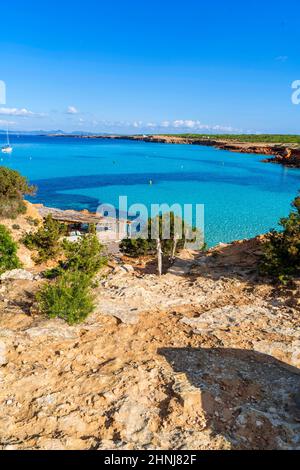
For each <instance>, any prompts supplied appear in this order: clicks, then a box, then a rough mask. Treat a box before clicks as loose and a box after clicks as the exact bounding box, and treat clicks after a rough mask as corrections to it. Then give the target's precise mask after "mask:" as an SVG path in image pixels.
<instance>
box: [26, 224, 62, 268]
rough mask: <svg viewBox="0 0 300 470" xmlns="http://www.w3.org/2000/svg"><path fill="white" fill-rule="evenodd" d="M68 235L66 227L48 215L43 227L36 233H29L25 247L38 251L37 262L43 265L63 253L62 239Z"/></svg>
mask: <svg viewBox="0 0 300 470" xmlns="http://www.w3.org/2000/svg"><path fill="white" fill-rule="evenodd" d="M65 233H66V226H65V225H64V224H61V223H60V222H57V221H56V220H54V219H53V218H52V216H51V215H48V216H47V217H46V219H45V220H44V223H43V225H42V226H41V227H40V228H39V229H38V230H37V231H36V232H30V233H27V234H26V235H25V237H24V239H23V243H24V245H25V246H26V247H27V248H29V249H30V250H37V252H38V256H37V259H36V261H37V262H38V263H43V262H44V261H47V260H49V259H55V258H56V257H57V256H58V255H59V254H60V252H61V249H62V247H61V243H60V239H61V237H62V236H63V235H64V234H65Z"/></svg>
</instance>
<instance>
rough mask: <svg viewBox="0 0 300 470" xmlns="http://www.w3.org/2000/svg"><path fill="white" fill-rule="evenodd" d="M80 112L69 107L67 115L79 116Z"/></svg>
mask: <svg viewBox="0 0 300 470" xmlns="http://www.w3.org/2000/svg"><path fill="white" fill-rule="evenodd" d="M78 113H79V111H78V109H77V108H75V106H68V108H67V114H78Z"/></svg>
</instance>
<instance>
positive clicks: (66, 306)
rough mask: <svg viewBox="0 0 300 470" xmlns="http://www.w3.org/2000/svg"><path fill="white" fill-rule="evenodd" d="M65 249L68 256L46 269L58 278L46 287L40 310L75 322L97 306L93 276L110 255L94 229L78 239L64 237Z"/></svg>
mask: <svg viewBox="0 0 300 470" xmlns="http://www.w3.org/2000/svg"><path fill="white" fill-rule="evenodd" d="M63 249H64V253H65V255H66V259H65V261H63V262H60V263H59V265H58V266H57V267H56V268H53V269H51V270H48V271H46V273H44V275H45V277H46V278H47V279H54V278H55V281H54V282H53V283H51V284H47V285H45V286H44V287H43V288H42V290H41V291H40V292H39V293H38V295H37V301H38V305H39V309H40V311H41V312H43V313H44V314H46V315H47V316H49V317H50V318H54V317H59V318H63V319H64V320H66V321H67V322H68V323H70V324H72V323H78V322H80V321H82V320H84V319H85V318H86V317H87V315H88V314H89V313H91V312H92V311H93V310H94V304H93V298H92V295H91V288H92V280H93V277H94V275H95V274H96V273H97V272H98V271H99V270H100V268H101V267H102V266H103V265H104V264H105V263H106V258H105V257H104V256H103V255H102V253H101V252H102V245H101V244H100V242H99V240H98V238H97V236H96V235H94V234H93V233H89V234H87V235H85V236H84V237H82V238H80V239H79V240H78V241H77V242H74V243H72V242H69V241H67V240H64V242H63Z"/></svg>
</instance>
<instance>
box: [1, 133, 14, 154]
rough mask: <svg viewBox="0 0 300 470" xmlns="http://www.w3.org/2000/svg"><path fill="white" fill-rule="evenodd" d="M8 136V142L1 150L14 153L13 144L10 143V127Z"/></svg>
mask: <svg viewBox="0 0 300 470" xmlns="http://www.w3.org/2000/svg"><path fill="white" fill-rule="evenodd" d="M6 137H7V144H6V145H3V147H1V152H2V153H12V151H13V148H12V146H11V145H10V143H9V135H8V129H7V131H6Z"/></svg>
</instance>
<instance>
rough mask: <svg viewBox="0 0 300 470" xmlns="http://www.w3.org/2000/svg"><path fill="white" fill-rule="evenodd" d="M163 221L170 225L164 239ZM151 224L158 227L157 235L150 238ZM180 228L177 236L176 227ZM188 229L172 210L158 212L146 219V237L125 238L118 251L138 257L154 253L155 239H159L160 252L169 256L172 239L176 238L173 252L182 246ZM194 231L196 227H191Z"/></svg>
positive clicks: (172, 243)
mask: <svg viewBox="0 0 300 470" xmlns="http://www.w3.org/2000/svg"><path fill="white" fill-rule="evenodd" d="M163 221H164V223H167V224H169V226H170V237H169V238H168V239H164V237H163ZM153 224H156V225H157V227H158V233H157V236H155V237H153V238H152V234H151V227H152V225H153ZM179 227H180V228H181V234H180V235H181V237H180V238H179V237H177V229H179ZM187 229H188V226H186V225H185V223H184V221H183V220H182V219H180V218H179V217H177V216H175V215H174V213H173V212H170V213H167V214H164V215H163V216H162V215H161V214H160V215H159V216H157V217H154V218H153V219H151V218H149V219H148V227H147V230H148V232H147V233H146V237H144V238H141V237H138V238H125V239H124V240H122V241H121V243H120V251H121V252H122V253H124V254H126V255H127V256H132V257H134V258H138V257H139V256H146V255H154V254H155V253H156V239H155V238H158V237H159V239H160V240H161V248H162V252H163V254H164V255H165V256H171V255H172V254H173V250H174V241H175V239H176V246H175V253H177V252H179V251H180V250H182V248H183V247H184V244H185V241H186V237H185V231H186V230H187ZM192 231H193V232H195V233H196V229H194V228H193V229H192Z"/></svg>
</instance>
